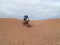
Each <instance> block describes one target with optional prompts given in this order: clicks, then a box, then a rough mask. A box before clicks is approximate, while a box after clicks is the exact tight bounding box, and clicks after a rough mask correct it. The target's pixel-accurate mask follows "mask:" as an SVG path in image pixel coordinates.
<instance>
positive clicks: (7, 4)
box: [0, 0, 60, 20]
mask: <svg viewBox="0 0 60 45" xmlns="http://www.w3.org/2000/svg"><path fill="white" fill-rule="evenodd" d="M26 14H27V15H29V17H30V18H31V19H39V20H40V19H50V18H57V17H60V1H59V0H0V18H2V17H12V18H23V16H24V15H26Z"/></svg>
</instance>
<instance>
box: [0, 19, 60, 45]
mask: <svg viewBox="0 0 60 45" xmlns="http://www.w3.org/2000/svg"><path fill="white" fill-rule="evenodd" d="M30 24H31V25H32V26H31V27H27V26H24V25H23V24H22V20H19V19H9V18H1V19H0V45H60V19H53V20H43V21H42V20H41V21H31V22H30Z"/></svg>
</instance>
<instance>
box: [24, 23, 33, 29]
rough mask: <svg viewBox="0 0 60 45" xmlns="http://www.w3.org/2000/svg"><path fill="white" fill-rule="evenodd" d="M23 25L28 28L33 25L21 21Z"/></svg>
mask: <svg viewBox="0 0 60 45" xmlns="http://www.w3.org/2000/svg"><path fill="white" fill-rule="evenodd" d="M23 25H24V26H26V27H28V28H32V27H33V25H31V24H29V23H23Z"/></svg>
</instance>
